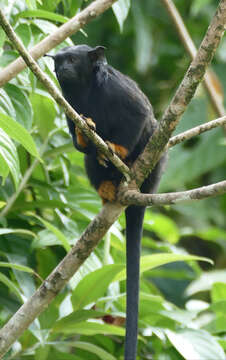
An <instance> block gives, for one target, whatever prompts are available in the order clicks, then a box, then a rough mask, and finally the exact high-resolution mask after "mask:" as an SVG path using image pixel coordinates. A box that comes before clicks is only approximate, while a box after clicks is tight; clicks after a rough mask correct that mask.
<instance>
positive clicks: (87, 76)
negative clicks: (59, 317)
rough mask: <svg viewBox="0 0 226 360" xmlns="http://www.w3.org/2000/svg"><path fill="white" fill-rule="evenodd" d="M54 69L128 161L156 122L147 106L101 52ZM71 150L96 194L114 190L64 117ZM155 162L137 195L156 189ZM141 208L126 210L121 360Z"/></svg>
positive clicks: (130, 323)
mask: <svg viewBox="0 0 226 360" xmlns="http://www.w3.org/2000/svg"><path fill="white" fill-rule="evenodd" d="M53 58H54V62H55V71H56V75H57V78H58V81H59V83H60V86H61V88H62V91H63V94H64V97H65V98H66V100H67V101H68V102H69V103H70V104H71V105H72V106H73V107H74V108H75V109H76V111H77V112H78V113H80V114H83V115H84V116H86V117H89V118H92V120H93V121H94V122H95V124H96V132H97V134H98V135H100V136H101V137H102V139H103V140H105V141H106V140H107V141H110V142H111V143H114V144H118V145H121V146H123V147H124V148H126V149H127V150H128V156H127V157H126V159H125V161H126V162H127V163H128V164H131V163H133V162H134V160H135V159H136V158H137V157H138V155H139V154H140V153H141V152H142V151H143V149H144V147H145V145H146V143H147V141H148V139H149V138H150V136H151V135H152V133H153V131H154V129H155V127H156V124H157V123H156V120H155V118H154V114H153V111H152V106H151V104H150V103H149V101H148V99H147V97H146V96H145V95H144V94H143V93H142V91H141V90H140V89H139V88H138V86H137V84H136V83H135V82H134V81H133V80H131V79H130V78H128V77H127V76H125V75H123V74H122V73H120V72H119V71H117V70H116V69H114V68H113V67H111V66H109V65H108V64H107V61H106V58H105V55H104V48H103V47H101V46H99V47H96V48H91V47H89V46H87V45H79V46H72V47H67V48H65V49H63V50H61V51H59V52H58V53H57V54H56V55H55V56H54V57H53ZM67 121H68V126H69V130H70V133H71V135H72V139H73V143H74V146H75V147H76V148H77V149H78V150H80V151H83V152H84V153H86V156H85V166H86V171H87V175H88V177H89V179H90V182H91V184H92V185H93V186H94V187H95V188H96V189H97V190H98V188H99V186H100V184H101V183H102V182H103V181H105V180H110V181H112V182H113V183H114V184H115V185H116V186H117V185H118V184H119V182H120V180H121V178H122V175H121V174H120V173H119V172H118V170H117V169H116V168H115V167H114V166H113V165H112V164H111V163H110V162H108V166H107V168H106V167H104V166H102V165H100V164H99V162H98V159H97V151H96V148H95V146H94V145H93V144H92V143H91V142H90V141H88V144H87V146H86V147H85V148H81V146H79V144H77V140H76V135H75V125H74V123H73V122H72V121H71V120H70V119H67ZM160 172H161V162H160V163H159V164H158V165H157V166H156V168H155V169H154V170H153V171H152V173H151V174H150V176H149V177H148V178H147V179H146V180H145V182H144V184H143V185H142V187H141V191H142V192H154V191H156V188H157V185H158V183H159V178H160ZM144 210H145V208H144V207H136V206H130V207H128V208H127V210H126V222H127V229H126V237H127V321H126V344H125V360H135V358H136V347H137V312H138V294H139V259H140V240H141V237H142V223H143V216H144Z"/></svg>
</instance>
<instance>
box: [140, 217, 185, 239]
mask: <svg viewBox="0 0 226 360" xmlns="http://www.w3.org/2000/svg"><path fill="white" fill-rule="evenodd" d="M144 229H146V230H149V231H154V232H156V233H157V235H158V236H159V237H160V238H161V239H162V240H163V241H168V242H169V243H171V244H175V243H177V242H178V241H179V236H180V234H179V231H178V228H177V226H176V224H175V223H174V221H173V220H171V219H170V218H169V217H167V216H165V215H162V214H155V213H151V214H150V213H149V212H148V211H146V214H145V217H144Z"/></svg>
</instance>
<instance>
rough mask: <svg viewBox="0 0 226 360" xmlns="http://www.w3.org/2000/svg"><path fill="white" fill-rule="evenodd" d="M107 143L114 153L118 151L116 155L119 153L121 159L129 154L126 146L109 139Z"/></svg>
mask: <svg viewBox="0 0 226 360" xmlns="http://www.w3.org/2000/svg"><path fill="white" fill-rule="evenodd" d="M107 144H108V146H109V147H110V148H111V149H112V150H113V151H114V153H116V155H118V156H119V157H120V158H121V159H125V158H126V156H127V155H128V149H126V148H125V147H124V146H122V145H118V144H114V143H111V142H109V141H108V142H107Z"/></svg>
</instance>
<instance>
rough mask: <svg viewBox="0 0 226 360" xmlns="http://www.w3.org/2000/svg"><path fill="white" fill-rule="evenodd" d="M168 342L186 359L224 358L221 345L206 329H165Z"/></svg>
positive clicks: (222, 359)
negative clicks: (175, 330)
mask: <svg viewBox="0 0 226 360" xmlns="http://www.w3.org/2000/svg"><path fill="white" fill-rule="evenodd" d="M166 334H167V336H168V339H169V340H170V342H171V343H172V344H173V346H175V348H176V349H177V351H178V352H179V353H180V354H181V355H182V356H183V357H184V359H186V360H191V359H195V360H204V359H205V360H213V359H215V360H225V354H224V351H223V349H222V347H221V346H220V345H219V344H218V342H217V341H216V340H215V339H214V337H212V336H211V335H210V334H209V333H208V332H207V331H204V330H194V329H183V330H178V331H177V332H174V331H171V330H166Z"/></svg>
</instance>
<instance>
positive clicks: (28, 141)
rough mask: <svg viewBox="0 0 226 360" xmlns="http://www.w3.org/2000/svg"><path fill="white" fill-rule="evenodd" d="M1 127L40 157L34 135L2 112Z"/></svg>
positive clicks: (0, 117)
mask: <svg viewBox="0 0 226 360" xmlns="http://www.w3.org/2000/svg"><path fill="white" fill-rule="evenodd" d="M0 128H2V129H3V130H4V131H5V132H6V133H7V134H8V136H10V137H11V138H12V139H14V140H16V141H18V142H19V143H20V144H21V145H23V146H24V148H25V149H26V150H27V151H28V152H29V153H30V154H31V155H33V156H35V157H37V158H38V159H40V156H39V153H38V150H37V148H36V145H35V142H34V140H33V138H32V136H31V135H30V134H29V132H28V131H27V130H26V129H25V128H24V127H23V126H22V125H20V124H19V123H18V122H16V121H15V120H13V119H12V118H11V117H10V116H8V115H4V114H2V113H0ZM40 160H41V159H40Z"/></svg>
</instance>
